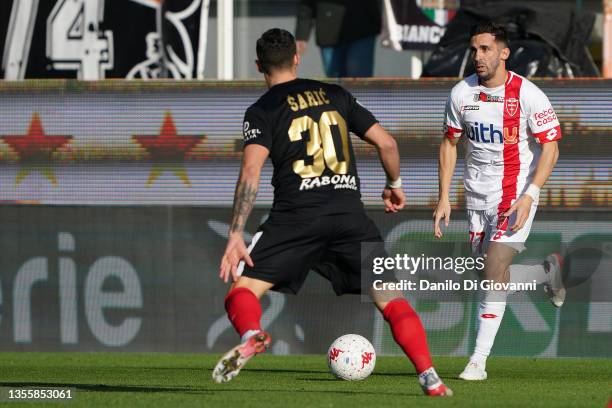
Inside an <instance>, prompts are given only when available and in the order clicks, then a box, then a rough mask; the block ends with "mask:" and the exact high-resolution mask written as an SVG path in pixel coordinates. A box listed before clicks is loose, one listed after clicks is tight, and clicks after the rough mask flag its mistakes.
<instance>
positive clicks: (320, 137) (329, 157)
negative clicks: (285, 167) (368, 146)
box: [289, 111, 350, 178]
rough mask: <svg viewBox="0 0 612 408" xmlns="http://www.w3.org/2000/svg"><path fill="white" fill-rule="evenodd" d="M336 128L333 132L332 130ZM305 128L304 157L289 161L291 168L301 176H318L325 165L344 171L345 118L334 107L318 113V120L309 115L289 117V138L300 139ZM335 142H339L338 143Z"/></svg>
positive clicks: (346, 157)
mask: <svg viewBox="0 0 612 408" xmlns="http://www.w3.org/2000/svg"><path fill="white" fill-rule="evenodd" d="M334 130H337V132H334ZM305 132H308V140H307V141H306V158H307V159H311V160H312V164H306V163H307V161H310V160H305V159H300V160H296V161H294V162H293V171H294V172H295V173H296V174H298V175H299V176H301V177H302V178H311V177H319V176H320V175H321V174H323V171H324V170H325V166H326V165H327V168H329V169H330V170H331V171H333V172H334V173H335V174H346V173H347V172H348V169H349V163H350V155H349V141H348V129H347V127H346V121H345V120H344V118H343V117H342V116H341V115H340V114H339V113H338V112H337V111H327V112H324V113H323V114H321V118H320V119H319V122H318V123H317V122H315V121H314V119H312V118H311V117H310V116H308V115H306V116H300V117H299V118H295V119H293V121H292V122H291V126H290V127H289V140H291V141H292V142H298V141H300V140H303V136H302V135H303V133H305ZM338 145H339V146H338Z"/></svg>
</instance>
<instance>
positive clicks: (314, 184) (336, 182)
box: [300, 174, 359, 191]
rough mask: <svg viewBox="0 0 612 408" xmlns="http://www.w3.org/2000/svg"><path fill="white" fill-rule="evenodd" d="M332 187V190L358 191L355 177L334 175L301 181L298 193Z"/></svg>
mask: <svg viewBox="0 0 612 408" xmlns="http://www.w3.org/2000/svg"><path fill="white" fill-rule="evenodd" d="M329 185H333V186H334V190H337V189H349V190H358V189H359V188H358V187H357V180H356V178H355V176H351V175H348V174H344V175H342V176H341V175H339V174H336V175H334V176H332V177H328V176H323V177H313V178H305V179H302V184H300V191H303V190H312V189H313V188H319V187H323V186H329Z"/></svg>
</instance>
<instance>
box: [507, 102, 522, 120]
mask: <svg viewBox="0 0 612 408" xmlns="http://www.w3.org/2000/svg"><path fill="white" fill-rule="evenodd" d="M518 105H519V104H518V99H516V98H508V99H507V100H506V113H508V115H510V116H514V115H515V114H516V111H517V110H518Z"/></svg>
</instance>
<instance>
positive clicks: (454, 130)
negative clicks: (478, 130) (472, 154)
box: [444, 125, 463, 139]
mask: <svg viewBox="0 0 612 408" xmlns="http://www.w3.org/2000/svg"><path fill="white" fill-rule="evenodd" d="M462 132H463V129H457V128H454V127H452V126H448V125H446V132H444V136H446V137H448V138H449V139H456V138H458V137H461V133H462ZM455 135H457V136H455Z"/></svg>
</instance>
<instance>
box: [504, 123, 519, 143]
mask: <svg viewBox="0 0 612 408" xmlns="http://www.w3.org/2000/svg"><path fill="white" fill-rule="evenodd" d="M504 143H505V144H516V143H518V129H517V128H516V126H514V127H513V128H512V133H511V132H510V130H509V129H508V128H507V127H505V128H504Z"/></svg>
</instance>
